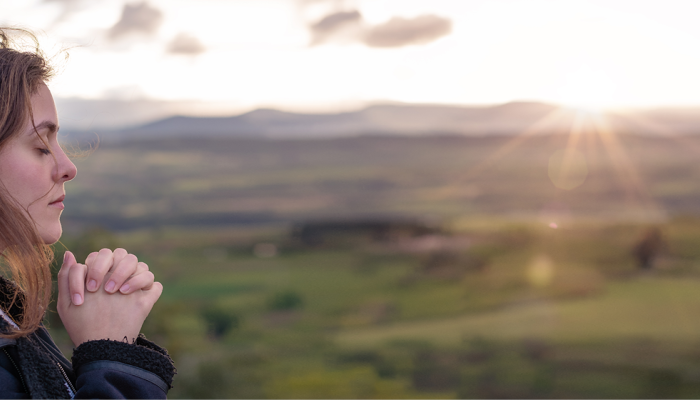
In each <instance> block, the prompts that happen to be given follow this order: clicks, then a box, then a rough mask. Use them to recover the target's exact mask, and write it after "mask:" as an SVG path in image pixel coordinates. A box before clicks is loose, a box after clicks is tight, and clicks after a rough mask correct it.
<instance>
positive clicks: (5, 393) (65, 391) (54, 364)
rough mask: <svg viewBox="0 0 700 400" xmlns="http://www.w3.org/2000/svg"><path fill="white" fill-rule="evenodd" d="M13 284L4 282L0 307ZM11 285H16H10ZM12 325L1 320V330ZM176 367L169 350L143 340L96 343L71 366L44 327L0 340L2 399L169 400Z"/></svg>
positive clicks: (13, 312)
mask: <svg viewBox="0 0 700 400" xmlns="http://www.w3.org/2000/svg"><path fill="white" fill-rule="evenodd" d="M8 284H9V282H7V281H6V280H4V279H3V278H1V277H0V307H2V308H3V310H6V313H8V314H10V315H12V316H13V317H15V316H16V315H18V314H17V313H18V312H19V311H20V310H19V309H18V308H17V307H13V308H12V309H8V307H7V299H6V298H5V297H4V296H3V294H4V293H8V291H7V290H2V289H3V286H4V288H7V285H8ZM9 285H11V284H9ZM11 329H13V328H12V326H11V325H10V324H9V323H8V322H7V321H5V320H4V319H3V318H0V331H2V332H9V331H10V330H11ZM174 374H175V367H174V366H173V362H172V360H171V359H170V357H169V356H168V353H167V351H166V350H165V349H162V348H160V347H158V346H157V345H155V344H154V343H152V342H150V341H148V340H147V339H146V338H145V337H144V336H143V335H140V336H139V338H138V339H137V340H136V343H133V344H130V343H125V342H119V341H113V340H95V341H89V342H85V343H83V344H81V345H80V346H78V347H77V348H75V349H74V350H73V357H72V362H69V361H68V360H67V359H66V358H65V357H64V356H63V354H61V351H60V350H59V349H58V347H57V346H56V344H55V343H54V342H53V340H52V339H51V336H50V335H49V333H48V331H47V330H46V329H45V328H44V327H43V326H42V327H41V328H39V329H38V330H36V331H35V332H33V333H32V334H30V335H28V336H25V337H21V338H19V339H5V338H0V398H3V399H12V398H71V397H75V398H100V399H117V398H139V399H150V398H165V397H166V395H167V392H168V389H169V388H170V387H171V383H172V379H173V375H174Z"/></svg>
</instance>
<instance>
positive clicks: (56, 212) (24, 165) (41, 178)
mask: <svg viewBox="0 0 700 400" xmlns="http://www.w3.org/2000/svg"><path fill="white" fill-rule="evenodd" d="M31 103H32V112H33V114H34V115H33V116H34V125H35V126H36V128H37V131H38V132H39V136H41V138H39V136H37V134H36V132H35V131H34V128H33V127H32V124H31V123H30V122H29V121H27V123H26V124H25V125H24V128H23V129H22V131H21V132H19V134H17V135H15V136H14V137H13V138H12V139H10V140H9V141H8V142H7V143H6V145H5V146H4V147H3V148H2V149H1V150H0V182H2V184H3V185H4V186H5V188H6V189H7V192H8V193H9V194H10V195H12V197H14V199H15V200H17V201H18V202H19V204H20V206H21V207H22V208H24V209H25V210H27V211H28V212H29V215H30V216H31V217H32V219H33V220H34V222H35V223H36V228H37V231H38V232H39V235H40V236H41V239H42V240H43V241H44V243H46V244H51V243H55V242H56V241H57V240H58V239H59V238H60V237H61V232H62V229H61V221H60V217H61V212H63V199H64V197H65V189H64V187H63V186H64V185H63V184H64V183H66V182H68V181H69V180H71V179H73V178H75V174H76V172H77V170H76V168H75V165H73V163H72V162H71V161H70V160H69V159H68V156H66V153H64V152H63V149H62V148H61V147H60V146H59V145H58V138H57V134H58V115H57V113H56V106H55V105H54V102H53V97H52V96H51V92H50V91H49V88H48V87H47V86H46V85H44V84H41V85H40V86H39V90H38V91H37V93H36V94H34V95H33V96H32V98H31ZM41 139H43V142H42V140H41ZM47 145H48V146H47ZM52 153H53V154H52Z"/></svg>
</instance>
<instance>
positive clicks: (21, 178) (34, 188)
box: [0, 163, 51, 212]
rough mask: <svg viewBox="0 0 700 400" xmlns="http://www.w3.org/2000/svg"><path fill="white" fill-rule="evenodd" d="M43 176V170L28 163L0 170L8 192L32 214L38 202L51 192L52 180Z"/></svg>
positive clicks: (0, 177) (0, 176)
mask: <svg viewBox="0 0 700 400" xmlns="http://www.w3.org/2000/svg"><path fill="white" fill-rule="evenodd" d="M42 175H43V168H38V167H37V166H36V165H32V164H27V163H24V164H21V163H15V164H13V165H12V166H10V167H9V168H8V166H7V165H5V168H2V169H0V179H1V180H2V182H3V184H4V185H5V188H6V189H7V191H8V192H9V193H10V194H11V195H12V196H13V197H14V198H15V199H16V200H17V201H18V202H19V203H20V204H21V205H22V206H24V207H25V208H29V211H30V212H31V211H32V209H33V208H35V206H37V205H38V204H36V202H37V200H40V199H41V198H42V196H45V195H46V194H47V193H48V192H49V191H50V190H51V186H50V183H51V182H50V180H49V179H46V177H43V176H42Z"/></svg>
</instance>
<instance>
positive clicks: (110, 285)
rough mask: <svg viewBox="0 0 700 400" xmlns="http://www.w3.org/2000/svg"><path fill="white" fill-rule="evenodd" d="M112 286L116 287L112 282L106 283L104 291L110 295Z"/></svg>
mask: <svg viewBox="0 0 700 400" xmlns="http://www.w3.org/2000/svg"><path fill="white" fill-rule="evenodd" d="M114 285H116V283H114V281H109V282H107V286H105V290H106V291H108V292H110V293H111V292H112V291H113V290H114Z"/></svg>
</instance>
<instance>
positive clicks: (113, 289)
mask: <svg viewBox="0 0 700 400" xmlns="http://www.w3.org/2000/svg"><path fill="white" fill-rule="evenodd" d="M162 292H163V286H162V285H161V284H160V283H159V282H155V281H154V276H153V273H152V272H150V271H149V270H148V265H146V264H145V263H142V262H139V261H138V259H137V258H136V256H134V255H133V254H129V253H128V252H127V251H126V250H124V249H116V250H114V251H111V250H109V249H102V250H100V251H99V252H94V253H91V254H90V255H89V256H88V257H87V259H86V260H85V264H80V263H78V262H77V261H76V259H75V256H74V255H73V253H71V252H70V251H66V253H65V255H64V257H63V264H62V265H61V270H60V271H59V272H58V302H57V308H58V315H59V316H60V317H61V321H62V322H63V326H64V327H65V328H66V331H67V332H68V335H69V336H70V338H71V340H72V341H73V344H74V345H75V346H76V347H77V346H79V345H80V344H81V343H83V342H86V341H88V340H99V339H111V340H124V338H126V339H127V340H128V341H129V343H131V342H133V341H134V340H135V339H136V337H137V336H138V334H139V332H140V331H141V326H142V325H143V321H144V320H145V319H146V317H147V316H148V313H149V312H150V311H151V308H153V305H154V304H155V302H156V301H157V300H158V298H159V297H160V295H161V293H162Z"/></svg>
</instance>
